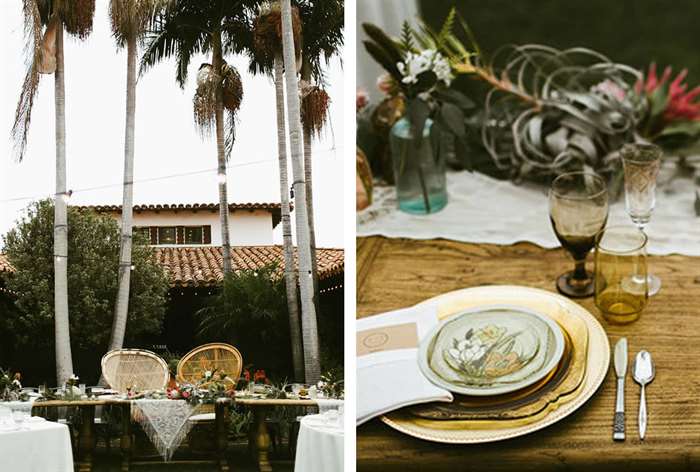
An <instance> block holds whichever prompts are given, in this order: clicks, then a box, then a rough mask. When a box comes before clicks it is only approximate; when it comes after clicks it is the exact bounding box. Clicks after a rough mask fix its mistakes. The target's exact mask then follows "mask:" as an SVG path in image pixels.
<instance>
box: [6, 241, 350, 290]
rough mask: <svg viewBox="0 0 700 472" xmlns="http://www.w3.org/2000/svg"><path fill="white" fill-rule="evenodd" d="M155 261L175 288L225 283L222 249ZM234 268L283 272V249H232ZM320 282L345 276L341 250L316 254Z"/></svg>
mask: <svg viewBox="0 0 700 472" xmlns="http://www.w3.org/2000/svg"><path fill="white" fill-rule="evenodd" d="M153 250H154V251H155V255H156V260H157V261H158V262H159V263H160V264H161V265H162V266H163V268H164V269H165V271H166V272H167V273H168V276H169V277H170V285H171V286H172V287H202V286H213V285H217V284H218V283H220V282H221V280H223V257H222V255H221V247H216V246H198V247H188V246H180V247H154V248H153ZM232 251H233V264H234V267H235V268H238V269H241V268H245V269H258V268H261V267H264V266H265V265H268V264H271V263H277V264H278V265H279V268H280V272H281V271H282V270H283V269H284V254H283V251H282V246H239V247H234V248H232ZM316 259H317V261H318V276H319V279H321V280H325V279H328V278H330V277H332V276H334V275H339V274H342V273H343V271H344V269H345V259H344V251H343V250H342V249H328V248H319V249H317V250H316ZM0 272H14V268H13V267H12V266H11V265H10V263H9V262H8V261H7V258H6V256H5V255H3V254H0Z"/></svg>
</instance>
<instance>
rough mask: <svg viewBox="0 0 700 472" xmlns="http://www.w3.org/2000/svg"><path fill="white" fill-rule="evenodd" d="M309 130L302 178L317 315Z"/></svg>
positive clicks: (309, 131) (318, 311)
mask: <svg viewBox="0 0 700 472" xmlns="http://www.w3.org/2000/svg"><path fill="white" fill-rule="evenodd" d="M311 139H312V137H311V130H310V129H307V128H306V127H304V180H306V211H307V212H308V213H309V250H310V251H311V274H312V279H313V284H314V305H315V306H316V313H317V316H319V314H320V313H321V310H320V309H319V295H318V260H317V259H316V229H315V226H314V193H313V170H312V167H311Z"/></svg>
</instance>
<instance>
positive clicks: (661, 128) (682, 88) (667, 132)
mask: <svg viewBox="0 0 700 472" xmlns="http://www.w3.org/2000/svg"><path fill="white" fill-rule="evenodd" d="M687 74H688V70H687V69H683V70H682V71H681V72H680V73H679V74H678V75H677V76H676V78H675V79H673V80H670V79H671V67H670V66H667V67H666V68H665V69H664V71H663V73H662V74H661V77H658V76H657V75H656V64H654V63H652V64H651V65H650V66H649V72H648V73H647V74H646V76H645V77H642V78H641V79H640V80H639V82H637V84H636V85H635V92H636V93H637V94H638V95H641V96H642V97H644V98H645V99H646V100H647V101H648V106H647V115H646V116H645V117H644V119H643V120H642V121H641V122H640V124H639V127H638V130H639V133H640V134H641V136H642V137H643V138H645V139H647V140H649V141H652V142H654V143H655V144H657V145H659V146H661V147H662V148H664V149H666V150H669V151H672V152H683V151H684V150H685V149H686V148H688V147H691V146H693V145H695V144H697V143H698V141H700V102H699V101H698V100H697V98H698V97H699V96H700V85H699V86H696V87H695V88H693V89H692V90H690V91H688V90H687V88H688V86H687V84H684V83H683V80H684V79H685V77H686V75H687Z"/></svg>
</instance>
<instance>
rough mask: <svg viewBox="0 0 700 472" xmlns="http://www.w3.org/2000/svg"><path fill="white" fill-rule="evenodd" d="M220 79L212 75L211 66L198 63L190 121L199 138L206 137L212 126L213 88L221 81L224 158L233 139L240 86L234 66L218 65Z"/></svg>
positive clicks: (214, 123) (231, 148)
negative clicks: (192, 121)
mask: <svg viewBox="0 0 700 472" xmlns="http://www.w3.org/2000/svg"><path fill="white" fill-rule="evenodd" d="M222 71H223V73H222V76H223V80H222V79H220V78H219V75H217V74H215V73H214V69H213V68H212V66H211V64H202V65H201V66H200V68H199V71H198V72H197V90H196V91H195V95H194V98H193V105H194V121H195V124H196V125H197V127H198V128H199V130H200V133H201V134H202V136H204V135H207V134H210V133H211V132H212V130H213V129H214V127H215V125H216V87H217V83H219V81H221V86H222V89H223V90H222V97H223V105H224V109H225V111H226V116H225V119H226V122H225V124H224V127H225V129H226V135H225V137H224V147H225V152H226V156H227V157H228V156H230V155H231V151H232V150H233V143H234V141H235V137H236V113H237V112H238V110H239V108H240V106H241V101H242V100H243V84H242V82H241V76H240V74H239V73H238V71H237V70H236V69H235V67H233V66H230V65H228V64H226V63H224V65H223V66H222Z"/></svg>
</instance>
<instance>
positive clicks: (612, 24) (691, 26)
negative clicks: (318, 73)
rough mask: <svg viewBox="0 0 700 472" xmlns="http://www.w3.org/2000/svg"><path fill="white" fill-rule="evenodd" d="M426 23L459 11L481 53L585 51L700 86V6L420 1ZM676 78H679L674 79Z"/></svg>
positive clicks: (646, 1)
mask: <svg viewBox="0 0 700 472" xmlns="http://www.w3.org/2000/svg"><path fill="white" fill-rule="evenodd" d="M419 3H420V7H421V10H422V16H423V18H424V20H425V21H426V22H427V23H429V24H431V25H433V26H439V25H441V24H442V22H443V20H444V19H445V17H446V16H447V13H448V12H449V10H450V8H451V7H452V6H453V5H456V6H457V8H458V10H459V12H460V13H461V14H462V16H463V17H464V19H465V20H466V21H467V23H468V24H469V26H470V27H471V29H472V31H473V32H474V35H475V36H476V39H477V41H478V42H479V45H480V46H481V48H482V50H484V51H485V52H486V53H487V54H488V53H489V52H494V51H495V50H496V49H497V48H498V47H499V46H501V45H503V44H526V43H540V44H546V45H549V46H553V47H556V48H559V49H565V48H569V47H574V46H583V47H587V48H591V49H594V50H597V51H599V52H602V53H603V54H605V55H607V56H608V57H609V58H610V59H611V60H613V61H615V62H622V63H625V64H628V65H630V66H633V67H635V68H637V69H644V70H646V68H647V65H648V64H649V63H650V62H652V61H656V63H657V66H658V67H660V68H663V67H665V66H666V65H671V66H673V69H674V72H680V70H682V69H683V68H684V67H687V68H688V70H689V71H688V78H689V80H688V83H689V84H691V87H692V86H693V85H694V84H696V83H698V82H700V1H698V0H458V1H447V0H419ZM673 75H674V76H675V75H676V74H675V73H674V74H673Z"/></svg>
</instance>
